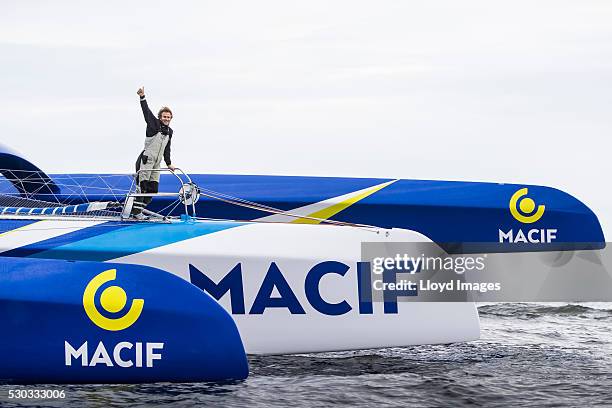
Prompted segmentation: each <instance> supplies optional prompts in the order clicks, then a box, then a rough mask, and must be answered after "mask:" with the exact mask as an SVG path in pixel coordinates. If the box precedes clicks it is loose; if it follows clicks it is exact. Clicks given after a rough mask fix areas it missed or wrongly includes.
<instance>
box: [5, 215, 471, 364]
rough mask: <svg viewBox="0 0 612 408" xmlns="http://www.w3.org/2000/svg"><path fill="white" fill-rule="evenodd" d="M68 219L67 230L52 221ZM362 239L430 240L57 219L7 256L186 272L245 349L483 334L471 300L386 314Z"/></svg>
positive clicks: (304, 228) (20, 237)
mask: <svg viewBox="0 0 612 408" xmlns="http://www.w3.org/2000/svg"><path fill="white" fill-rule="evenodd" d="M62 222H63V223H66V225H64V226H63V228H59V225H57V224H54V223H62ZM0 225H2V223H1V222H0ZM52 227H55V228H52ZM362 242H430V241H429V240H428V239H427V238H426V237H424V236H423V235H421V234H418V233H415V232H411V231H405V230H399V229H393V230H380V229H365V228H355V227H343V226H313V225H288V224H269V223H235V222H214V221H198V222H195V223H186V222H175V223H170V224H159V223H123V224H122V223H110V222H107V223H99V222H97V221H86V220H83V221H79V220H58V221H56V220H54V221H37V222H31V223H29V224H27V225H22V226H20V227H18V228H16V229H14V230H11V231H7V232H5V233H4V234H3V239H2V240H1V241H0V256H3V257H19V258H25V259H28V260H37V259H55V260H72V261H88V262H99V263H101V262H112V263H113V264H126V265H143V266H147V267H153V268H155V269H156V270H162V271H166V272H167V273H170V274H172V275H176V276H179V277H181V278H183V279H184V280H186V281H188V282H191V283H192V284H193V285H194V286H196V287H198V288H199V289H200V290H202V292H203V294H206V296H209V297H212V298H214V299H215V300H218V301H219V303H220V304H221V305H222V306H223V307H224V309H225V310H227V312H228V314H230V315H231V316H232V318H233V320H234V321H235V322H236V325H237V326H238V330H239V332H240V335H241V338H242V342H243V343H244V347H245V349H246V351H247V353H255V354H281V353H306V352H317V351H332V350H347V349H360V348H372V347H388V346H406V345H413V344H424V343H428V344H430V343H450V342H458V341H468V340H473V339H476V338H478V336H479V324H478V315H477V311H476V308H475V306H474V305H473V304H472V303H459V304H452V303H430V302H428V303H407V302H401V301H398V302H397V311H394V312H389V311H387V310H385V309H384V308H383V304H382V303H377V302H372V300H371V299H369V300H368V299H364V298H363V296H362V292H360V290H359V288H360V281H359V274H358V270H359V265H360V258H361V256H360V255H361V254H360V250H361V243H362ZM5 259H6V258H5ZM120 270H121V268H118V271H120ZM362 283H363V282H362ZM169 296H172V299H175V300H176V301H178V300H179V298H175V297H174V295H172V294H169Z"/></svg>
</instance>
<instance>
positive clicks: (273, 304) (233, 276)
mask: <svg viewBox="0 0 612 408" xmlns="http://www.w3.org/2000/svg"><path fill="white" fill-rule="evenodd" d="M356 266H357V268H356V269H355V270H354V271H355V272H356V275H357V276H356V277H357V279H356V285H354V286H353V285H347V289H348V290H349V291H352V292H353V293H352V294H351V293H347V292H345V293H341V292H340V291H339V292H338V293H337V296H336V297H335V299H334V300H335V301H332V300H331V299H329V298H326V297H325V296H323V295H322V293H321V290H320V286H321V281H322V280H323V279H330V278H331V277H329V278H326V277H328V276H329V275H331V276H333V275H338V276H337V277H336V278H337V279H350V280H353V279H354V278H352V277H350V276H349V275H351V274H350V273H349V271H351V267H350V266H349V265H347V264H345V263H343V262H338V261H324V262H320V263H318V264H316V265H314V266H313V267H311V268H310V269H309V270H308V272H307V273H306V274H305V277H304V283H303V284H302V285H303V288H298V287H293V288H292V287H291V285H290V284H289V282H288V281H287V279H286V278H285V275H284V274H283V272H282V271H281V269H280V268H279V266H278V265H277V264H276V263H275V262H271V263H270V266H269V267H268V270H267V272H266V274H265V276H264V277H263V280H262V281H261V283H259V282H258V283H257V285H259V289H258V290H257V293H256V295H255V297H254V299H253V300H252V302H248V303H247V301H246V300H245V290H244V283H245V281H244V280H243V276H242V264H241V263H238V264H236V266H234V267H233V268H232V269H231V270H230V271H229V272H228V273H227V274H225V276H223V277H222V278H221V279H219V280H218V282H215V281H213V280H212V279H211V278H210V277H209V276H207V275H206V274H205V273H204V272H202V271H201V270H200V269H198V268H196V267H195V266H194V265H191V264H190V265H189V276H190V281H191V283H192V284H194V285H195V286H197V287H198V288H200V289H202V290H203V291H205V292H207V293H208V294H209V295H210V296H212V297H213V298H215V299H216V300H218V301H219V300H221V299H222V298H223V297H224V296H226V295H227V296H229V300H230V302H231V303H230V305H231V313H232V314H234V315H244V314H249V315H261V314H264V312H265V311H266V310H268V309H279V308H281V309H286V310H287V311H289V313H291V314H294V315H296V314H306V310H305V309H304V306H305V304H304V303H303V302H302V303H301V302H300V300H299V299H298V296H296V294H295V293H296V292H295V291H296V290H299V291H302V289H303V293H304V295H305V300H306V302H307V303H308V304H309V305H310V306H311V307H312V308H313V309H314V310H315V311H316V312H318V313H321V314H324V315H327V316H339V315H344V314H347V313H349V312H351V311H353V310H355V309H356V312H358V313H359V314H373V313H374V309H373V305H372V297H373V296H372V272H371V267H370V263H369V262H357V264H356ZM398 273H402V272H401V271H398V270H396V269H392V270H385V273H384V275H383V278H384V281H385V282H395V281H396V274H398ZM404 273H405V272H404ZM250 282H252V281H250ZM249 292H250V291H249ZM380 292H382V293H383V296H384V298H383V299H384V313H385V314H396V313H398V306H397V299H398V297H402V296H415V295H416V293H415V292H414V291H410V290H406V291H400V290H383V291H380ZM355 294H356V295H357V304H350V303H349V301H348V300H347V299H349V298H354V297H355V296H354V295H355ZM249 306H250V307H249Z"/></svg>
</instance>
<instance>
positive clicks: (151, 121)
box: [136, 86, 157, 126]
mask: <svg viewBox="0 0 612 408" xmlns="http://www.w3.org/2000/svg"><path fill="white" fill-rule="evenodd" d="M136 93H137V94H138V96H140V107H141V108H142V114H143V115H144V119H145V122H147V126H156V125H157V118H156V117H155V115H154V114H153V112H151V109H149V105H147V100H146V98H145V93H144V86H143V87H142V88H140V89H138V91H137V92H136Z"/></svg>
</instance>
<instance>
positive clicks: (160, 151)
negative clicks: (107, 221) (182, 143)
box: [132, 86, 175, 220]
mask: <svg viewBox="0 0 612 408" xmlns="http://www.w3.org/2000/svg"><path fill="white" fill-rule="evenodd" d="M137 94H138V96H140V107H141V108H142V113H143V115H144V118H145V122H147V130H146V138H145V144H144V150H143V151H142V152H141V153H140V155H139V156H138V160H137V161H136V174H137V176H136V178H137V180H136V182H137V184H138V186H139V188H140V192H141V193H157V192H158V191H159V173H160V172H159V171H155V170H157V169H159V168H160V165H161V160H162V158H163V159H164V161H165V162H166V165H167V166H168V168H169V169H170V170H172V171H174V169H175V167H174V166H173V165H172V161H171V160H170V142H171V141H172V133H173V131H172V128H171V127H170V121H171V120H172V111H171V110H170V108H168V107H167V106H164V107H162V108H161V109H160V110H159V112H158V113H157V117H155V115H154V114H153V112H151V109H149V105H147V100H146V99H145V94H144V86H143V87H142V88H140V89H138V91H137ZM139 170H143V171H141V172H140V173H138V171H139ZM151 200H152V197H138V198H136V200H134V207H133V208H132V215H133V216H134V217H135V218H136V219H139V220H141V219H146V217H145V216H144V214H142V210H143V209H144V208H145V207H146V206H147V205H148V204H149V203H150V202H151Z"/></svg>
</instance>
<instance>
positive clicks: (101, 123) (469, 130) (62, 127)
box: [0, 0, 612, 238]
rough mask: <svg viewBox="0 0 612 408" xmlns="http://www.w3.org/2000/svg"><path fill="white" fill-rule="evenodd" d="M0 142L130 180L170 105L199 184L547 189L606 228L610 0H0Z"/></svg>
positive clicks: (180, 152) (176, 154)
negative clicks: (145, 114) (141, 95)
mask: <svg viewBox="0 0 612 408" xmlns="http://www.w3.org/2000/svg"><path fill="white" fill-rule="evenodd" d="M0 66H1V69H2V74H3V75H2V76H1V77H0V108H1V110H2V118H3V132H2V133H3V135H2V136H1V141H2V142H3V143H5V144H7V145H9V146H12V147H13V148H15V149H17V150H19V151H21V152H23V153H25V154H26V155H27V156H28V157H29V158H31V159H32V160H33V161H34V162H35V163H37V164H39V165H40V166H41V167H42V168H43V169H44V170H46V171H48V172H130V171H132V166H133V163H134V161H135V158H136V156H137V155H138V153H139V152H140V150H141V149H142V145H143V139H144V122H143V119H142V114H141V112H140V108H139V105H138V97H137V96H136V90H137V88H138V87H139V86H140V85H144V86H145V90H146V94H147V99H148V100H149V103H150V105H151V108H152V109H153V110H155V111H156V110H157V109H158V108H159V107H160V106H161V105H169V106H170V107H171V108H172V109H173V110H174V120H173V123H172V127H173V128H174V130H175V138H174V139H173V161H174V163H175V164H176V165H178V166H180V167H182V168H184V169H186V170H188V171H190V172H194V173H195V172H198V173H234V174H236V173H249V174H300V175H342V176H370V177H371V176H375V177H393V178H395V177H398V178H399V177H401V178H418V179H446V180H449V179H450V180H474V181H499V182H517V183H530V184H541V185H549V186H553V187H557V188H560V189H563V190H565V191H567V192H569V193H571V194H573V195H575V196H577V197H578V198H580V199H581V200H583V201H584V202H585V203H587V204H588V205H589V206H590V207H591V208H593V210H594V211H595V212H596V213H597V214H598V215H599V217H600V219H601V220H602V222H603V223H604V226H605V231H606V235H607V237H608V238H610V237H611V236H612V194H611V193H610V191H611V187H610V185H611V184H612V183H610V179H609V178H610V176H611V175H612V164H611V159H610V152H611V149H610V147H611V146H612V143H610V137H611V136H612V114H611V113H612V86H611V85H612V2H610V1H607V0H602V1H560V0H554V1H537V2H534V1H506V2H496V1H489V0H483V1H461V2H458V1H452V0H449V1H427V2H408V1H368V2H356V1H333V2H332V1H312V0H309V1H303V2H289V1H217V2H214V3H213V2H204V1H194V2H170V1H164V2H154V1H146V2H145V1H138V2H124V1H121V2H119V1H104V2H95V3H93V2H77V1H74V2H71V1H62V2H42V1H40V2H34V1H32V2H27V3H26V2H6V4H4V5H3V8H2V13H1V14H0Z"/></svg>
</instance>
